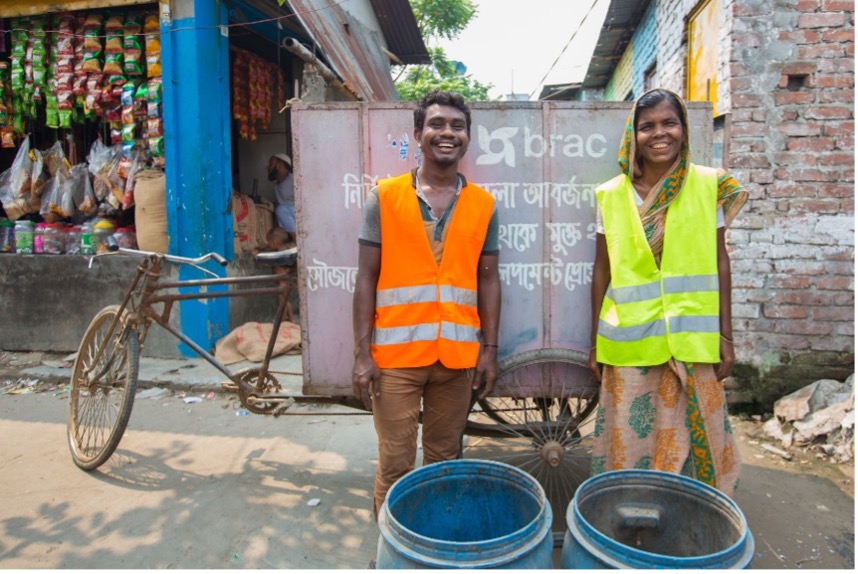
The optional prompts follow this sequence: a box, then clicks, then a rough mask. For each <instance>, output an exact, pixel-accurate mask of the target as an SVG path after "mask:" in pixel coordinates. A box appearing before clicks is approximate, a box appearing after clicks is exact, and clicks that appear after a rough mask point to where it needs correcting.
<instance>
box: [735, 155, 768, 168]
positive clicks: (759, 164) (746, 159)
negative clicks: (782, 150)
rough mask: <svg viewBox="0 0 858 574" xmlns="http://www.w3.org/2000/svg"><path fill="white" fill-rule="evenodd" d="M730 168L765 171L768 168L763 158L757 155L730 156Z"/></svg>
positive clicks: (766, 161) (766, 160)
mask: <svg viewBox="0 0 858 574" xmlns="http://www.w3.org/2000/svg"><path fill="white" fill-rule="evenodd" d="M730 167H731V168H733V169H755V168H757V169H765V168H768V167H770V164H769V160H768V159H766V157H765V156H762V155H757V154H750V155H749V154H741V155H740V154H731V158H730Z"/></svg>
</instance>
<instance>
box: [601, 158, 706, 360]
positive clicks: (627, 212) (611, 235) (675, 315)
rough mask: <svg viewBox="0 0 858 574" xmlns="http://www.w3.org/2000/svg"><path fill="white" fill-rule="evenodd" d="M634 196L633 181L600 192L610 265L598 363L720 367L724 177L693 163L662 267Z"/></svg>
mask: <svg viewBox="0 0 858 574" xmlns="http://www.w3.org/2000/svg"><path fill="white" fill-rule="evenodd" d="M635 193H636V192H635V190H634V187H633V186H632V182H631V180H629V178H628V176H626V175H621V176H618V177H615V178H614V179H612V180H611V181H609V182H607V183H605V184H604V185H602V186H600V187H598V188H597V189H596V198H597V199H598V201H599V209H600V210H601V212H602V217H603V220H604V224H605V239H606V240H607V245H608V257H609V259H610V266H611V283H610V285H609V286H608V290H607V292H606V294H605V299H604V301H603V302H602V311H601V313H600V315H599V329H598V336H597V339H596V358H597V360H598V361H599V362H600V363H604V364H607V365H617V366H626V367H633V366H639V367H643V366H649V365H660V364H662V363H666V362H667V361H668V360H670V358H671V357H673V358H676V359H678V360H681V361H685V362H695V363H717V362H718V361H719V360H720V357H719V342H718V338H719V334H720V320H719V297H718V245H717V233H718V230H717V219H716V213H717V209H716V206H717V200H718V176H717V174H716V172H715V170H714V169H712V168H709V167H703V166H697V165H694V164H691V167H690V169H689V170H688V177H687V179H686V181H685V185H684V187H683V188H682V191H681V192H680V193H679V195H678V196H677V198H676V199H675V200H674V201H673V202H672V203H671V204H670V206H669V207H668V209H667V220H666V222H665V231H664V250H663V252H662V256H661V269H659V267H658V266H657V265H656V262H655V258H654V257H653V254H652V251H651V250H650V247H649V244H648V243H647V240H646V235H645V234H644V229H643V225H642V224H641V218H640V215H639V211H638V206H637V203H636V201H635V196H634V194H635Z"/></svg>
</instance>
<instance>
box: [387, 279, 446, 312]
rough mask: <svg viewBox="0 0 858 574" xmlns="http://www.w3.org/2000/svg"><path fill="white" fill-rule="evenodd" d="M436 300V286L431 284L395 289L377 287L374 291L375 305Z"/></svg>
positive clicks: (388, 305)
mask: <svg viewBox="0 0 858 574" xmlns="http://www.w3.org/2000/svg"><path fill="white" fill-rule="evenodd" d="M437 300H438V288H437V287H436V286H435V285H434V284H433V285H415V286H413V287H397V288H395V289H379V290H378V291H376V292H375V306H376V307H390V306H392V305H407V304H408V303H432V302H433V301H437Z"/></svg>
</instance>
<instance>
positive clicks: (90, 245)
mask: <svg viewBox="0 0 858 574" xmlns="http://www.w3.org/2000/svg"><path fill="white" fill-rule="evenodd" d="M93 231H94V229H93V227H92V222H91V221H87V222H85V223H84V224H83V225H82V226H81V228H80V254H81V255H95V235H94V233H93Z"/></svg>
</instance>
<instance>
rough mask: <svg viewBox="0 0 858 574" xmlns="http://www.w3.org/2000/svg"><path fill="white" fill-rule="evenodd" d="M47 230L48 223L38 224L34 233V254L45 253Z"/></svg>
mask: <svg viewBox="0 0 858 574" xmlns="http://www.w3.org/2000/svg"><path fill="white" fill-rule="evenodd" d="M47 228H48V224H47V223H37V224H36V230H35V231H34V232H33V253H35V254H37V255H41V254H43V253H44V252H45V232H46V231H47Z"/></svg>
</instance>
